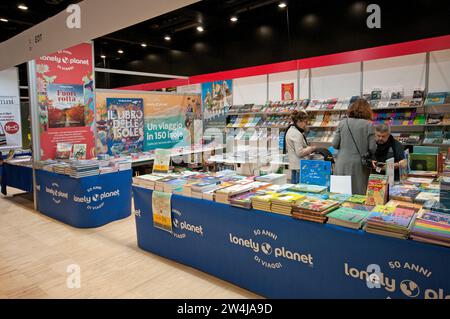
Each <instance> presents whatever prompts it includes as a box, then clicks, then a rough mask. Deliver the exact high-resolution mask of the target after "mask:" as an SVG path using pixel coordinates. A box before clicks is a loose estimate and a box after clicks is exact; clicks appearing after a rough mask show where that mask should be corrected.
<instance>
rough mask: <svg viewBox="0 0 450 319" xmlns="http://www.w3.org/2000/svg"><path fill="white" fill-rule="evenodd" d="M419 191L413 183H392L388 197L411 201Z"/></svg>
mask: <svg viewBox="0 0 450 319" xmlns="http://www.w3.org/2000/svg"><path fill="white" fill-rule="evenodd" d="M419 193H420V189H419V188H417V187H416V186H415V185H408V184H406V185H394V186H393V187H391V188H390V189H389V198H391V199H397V200H402V201H406V202H413V201H414V199H415V198H416V197H417V195H419Z"/></svg>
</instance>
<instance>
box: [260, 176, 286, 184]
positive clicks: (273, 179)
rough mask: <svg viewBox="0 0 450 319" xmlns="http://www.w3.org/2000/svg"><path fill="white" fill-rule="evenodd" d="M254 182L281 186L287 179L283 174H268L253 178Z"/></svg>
mask: <svg viewBox="0 0 450 319" xmlns="http://www.w3.org/2000/svg"><path fill="white" fill-rule="evenodd" d="M255 181H258V182H267V183H270V184H272V185H282V184H285V183H286V182H287V178H286V175H285V174H268V175H263V176H259V177H256V178H255Z"/></svg>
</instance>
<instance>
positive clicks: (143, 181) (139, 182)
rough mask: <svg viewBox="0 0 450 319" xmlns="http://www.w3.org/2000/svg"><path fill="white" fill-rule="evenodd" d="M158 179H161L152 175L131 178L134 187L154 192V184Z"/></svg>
mask: <svg viewBox="0 0 450 319" xmlns="http://www.w3.org/2000/svg"><path fill="white" fill-rule="evenodd" d="M160 179H162V177H161V176H156V175H152V174H148V175H141V176H136V177H133V184H134V185H136V186H140V187H143V188H147V189H151V190H154V189H155V182H156V181H158V180H160Z"/></svg>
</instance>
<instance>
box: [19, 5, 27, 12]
mask: <svg viewBox="0 0 450 319" xmlns="http://www.w3.org/2000/svg"><path fill="white" fill-rule="evenodd" d="M17 8H19V9H20V10H24V11H25V10H28V7H27V6H26V5H24V4H19V5H18V6H17Z"/></svg>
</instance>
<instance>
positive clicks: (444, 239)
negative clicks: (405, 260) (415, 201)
mask: <svg viewBox="0 0 450 319" xmlns="http://www.w3.org/2000/svg"><path fill="white" fill-rule="evenodd" d="M411 239H413V240H417V241H421V242H425V243H431V244H437V245H443V246H447V247H450V215H449V214H445V213H439V212H431V211H429V210H426V209H422V210H421V211H420V212H419V213H418V215H417V218H416V221H415V223H414V225H413V227H412V228H411Z"/></svg>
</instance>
